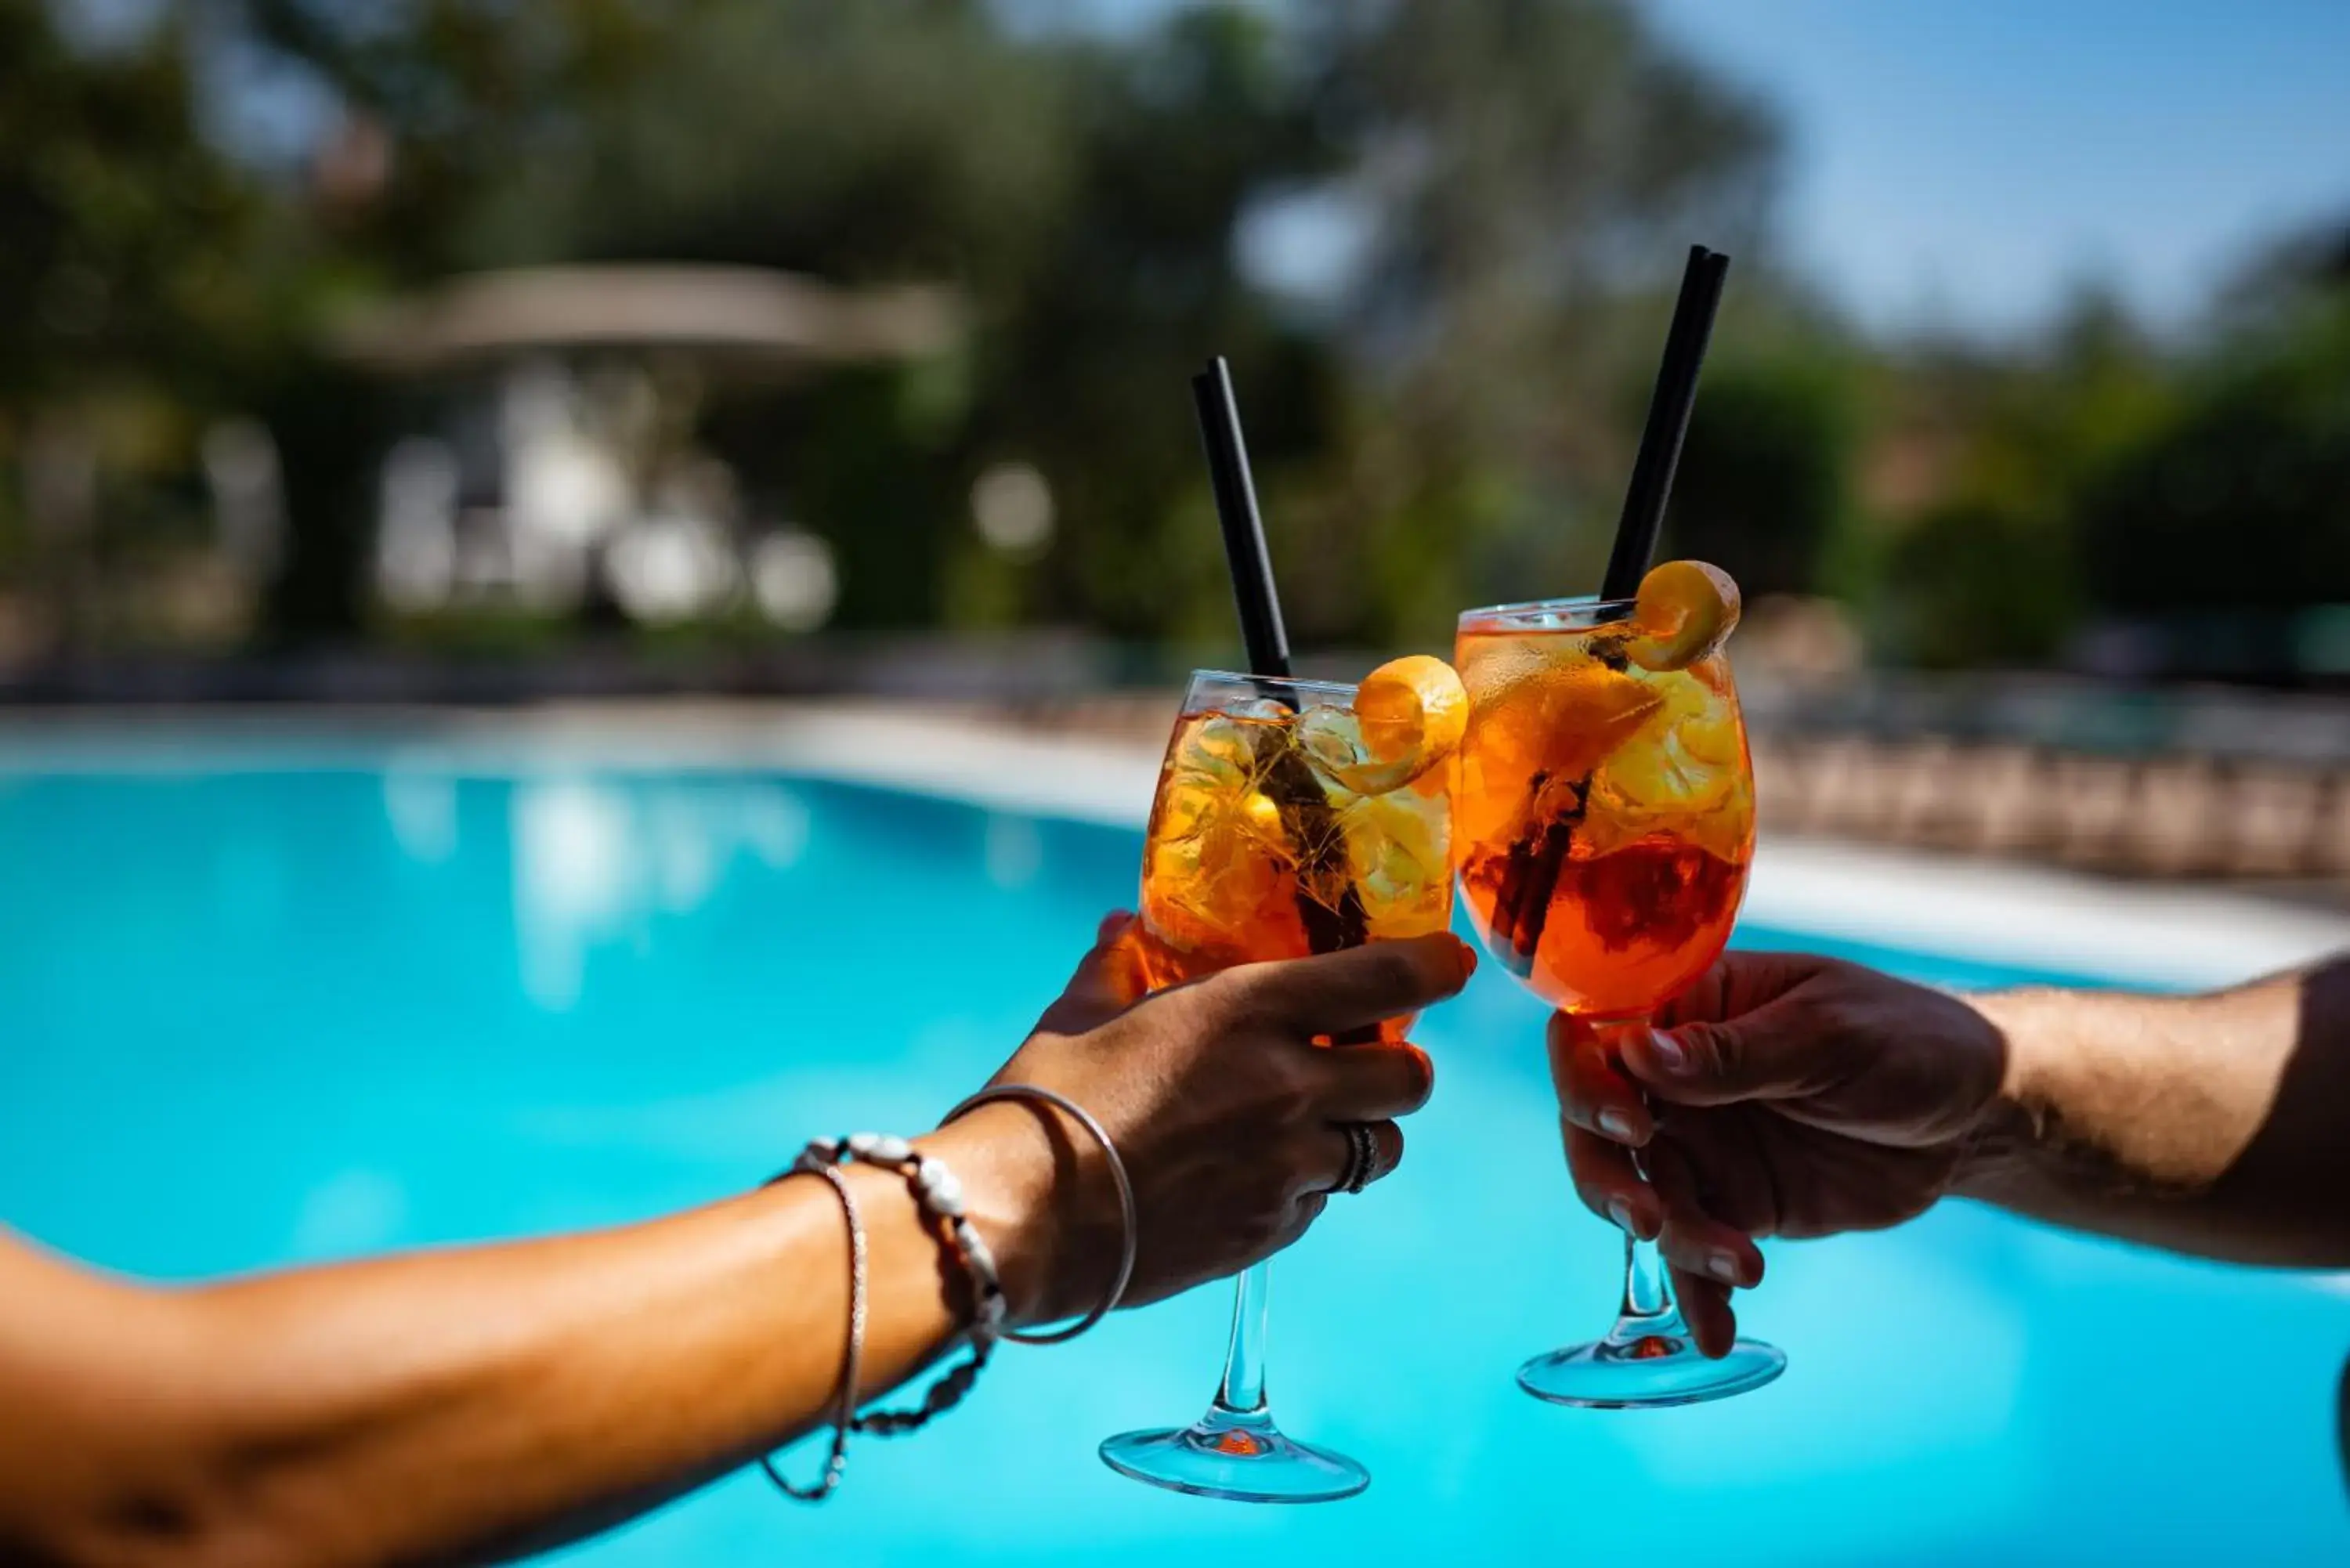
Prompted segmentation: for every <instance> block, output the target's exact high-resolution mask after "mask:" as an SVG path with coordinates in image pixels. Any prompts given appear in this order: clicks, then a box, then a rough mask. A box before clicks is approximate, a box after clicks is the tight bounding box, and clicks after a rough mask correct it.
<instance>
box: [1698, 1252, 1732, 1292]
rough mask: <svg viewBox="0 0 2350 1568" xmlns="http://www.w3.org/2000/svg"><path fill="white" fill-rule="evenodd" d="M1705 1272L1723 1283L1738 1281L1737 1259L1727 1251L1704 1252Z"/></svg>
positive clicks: (1730, 1283) (1728, 1283)
mask: <svg viewBox="0 0 2350 1568" xmlns="http://www.w3.org/2000/svg"><path fill="white" fill-rule="evenodd" d="M1705 1272H1707V1273H1709V1274H1711V1275H1712V1276H1713V1277H1714V1278H1715V1279H1717V1280H1720V1281H1721V1282H1722V1283H1723V1284H1725V1285H1734V1284H1736V1283H1737V1282H1738V1260H1737V1259H1736V1258H1733V1257H1731V1255H1730V1254H1729V1253H1728V1252H1725V1251H1712V1252H1709V1253H1708V1254H1706V1260H1705Z"/></svg>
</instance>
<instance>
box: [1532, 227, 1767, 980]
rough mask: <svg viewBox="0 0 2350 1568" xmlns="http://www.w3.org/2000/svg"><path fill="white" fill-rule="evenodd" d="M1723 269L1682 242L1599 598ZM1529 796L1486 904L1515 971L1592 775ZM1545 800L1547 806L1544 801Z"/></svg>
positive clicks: (1637, 547)
mask: <svg viewBox="0 0 2350 1568" xmlns="http://www.w3.org/2000/svg"><path fill="white" fill-rule="evenodd" d="M1729 272H1730V258H1729V257H1728V256H1726V255H1723V254H1721V252H1720V251H1710V250H1708V249H1706V248H1705V247H1704V246H1703V245H1691V246H1690V255H1689V265H1688V266H1687V267H1686V268H1684V269H1683V270H1682V272H1681V294H1680V298H1679V301H1678V302H1677V303H1676V304H1675V305H1674V306H1673V325H1672V327H1671V330H1669V332H1667V333H1666V335H1665V358H1664V361H1663V363H1661V364H1659V366H1658V367H1657V389H1656V390H1655V391H1654V392H1653V393H1651V394H1650V395H1649V398H1648V425H1647V427H1646V428H1645V429H1643V430H1642V431H1640V451H1639V454H1638V456H1637V457H1636V458H1634V459H1633V462H1632V482H1631V483H1630V484H1629V485H1627V487H1626V488H1625V492H1624V511H1623V514H1622V515H1621V516H1619V517H1618V518H1617V521H1616V547H1615V548H1614V550H1613V551H1611V552H1610V553H1609V555H1608V556H1607V576H1606V578H1604V579H1603V580H1602V581H1601V583H1600V586H1599V597H1601V598H1603V599H1628V598H1630V597H1633V596H1634V595H1635V594H1637V593H1638V592H1639V591H1640V579H1641V578H1642V577H1644V576H1648V563H1649V561H1650V559H1651V558H1653V557H1654V556H1655V555H1656V553H1657V535H1658V534H1659V532H1660V531H1662V529H1663V527H1664V522H1665V502H1666V500H1667V498H1668V497H1669V496H1670V495H1671V494H1672V489H1673V470H1674V468H1675V467H1676V466H1678V465H1679V462H1680V458H1681V441H1682V439H1683V438H1684V437H1686V436H1687V435H1688V434H1689V421H1690V410H1691V409H1693V408H1694V407H1696V404H1697V378H1698V371H1699V370H1700V369H1702V368H1703V366H1704V364H1705V346H1706V342H1707V340H1708V339H1709V338H1711V337H1712V336H1713V313H1714V308H1715V306H1719V305H1720V304H1721V282H1722V279H1723V278H1724V277H1725V276H1726V275H1728V274H1729ZM1538 777H1539V775H1538ZM1535 802H1536V809H1535V810H1534V813H1533V819H1532V820H1531V821H1530V822H1529V823H1528V824H1527V826H1526V830H1525V831H1524V832H1523V834H1521V835H1520V836H1519V837H1518V838H1517V839H1516V840H1515V841H1513V843H1512V844H1511V846H1510V850H1509V854H1508V857H1506V858H1505V860H1504V861H1503V869H1502V885H1501V889H1500V892H1499V894H1498V895H1497V897H1496V898H1495V908H1494V911H1493V937H1494V943H1495V947H1496V950H1498V951H1499V953H1500V955H1501V957H1502V960H1503V962H1504V963H1506V964H1508V965H1509V967H1510V968H1511V969H1512V970H1513V971H1516V972H1517V973H1519V974H1522V975H1523V974H1525V973H1528V972H1529V971H1531V970H1532V968H1533V966H1534V950H1535V949H1536V948H1538V947H1540V946H1541V945H1542V938H1543V930H1544V928H1545V927H1546V926H1547V925H1548V924H1549V923H1550V905H1551V899H1552V898H1555V896H1556V895H1557V891H1558V878H1559V876H1560V874H1561V872H1562V871H1564V870H1565V867H1566V863H1567V859H1568V857H1569V856H1570V854H1571V853H1572V852H1573V848H1574V843H1575V834H1576V833H1577V832H1579V831H1580V830H1581V829H1582V826H1583V817H1584V813H1585V811H1586V809H1588V807H1589V805H1590V804H1591V776H1590V775H1589V774H1585V775H1584V776H1583V777H1582V778H1579V779H1569V778H1556V779H1544V780H1543V782H1538V784H1537V785H1536V794H1535ZM1545 803H1547V804H1548V806H1549V809H1547V810H1544V809H1542V807H1543V805H1544V804H1545Z"/></svg>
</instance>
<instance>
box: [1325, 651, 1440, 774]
mask: <svg viewBox="0 0 2350 1568" xmlns="http://www.w3.org/2000/svg"><path fill="white" fill-rule="evenodd" d="M1308 717H1309V718H1310V717H1312V715H1310V714H1309V715H1308ZM1307 728H1308V729H1309V730H1311V731H1312V733H1311V734H1308V735H1307V736H1306V737H1305V744H1306V747H1307V750H1308V751H1309V752H1310V753H1312V754H1313V756H1314V760H1315V764H1316V765H1317V766H1319V767H1320V768H1321V770H1322V771H1323V773H1325V774H1327V775H1328V776H1329V777H1330V778H1332V779H1334V780H1336V782H1337V783H1338V784H1341V785H1343V786H1345V787H1346V788H1347V789H1349V790H1352V791H1353V792H1354V793H1355V794H1387V793H1388V791H1389V790H1394V789H1401V788H1402V787H1403V786H1404V785H1406V784H1410V783H1411V782H1412V781H1413V780H1415V779H1419V778H1421V777H1424V776H1426V775H1427V774H1430V772H1431V771H1432V770H1434V769H1435V768H1436V767H1438V766H1439V765H1440V764H1441V763H1444V762H1446V761H1447V760H1448V759H1450V758H1451V755H1452V753H1455V752H1457V751H1459V750H1460V749H1461V735H1462V734H1463V733H1465V732H1467V730H1468V728H1469V691H1468V689H1467V688H1466V687H1464V686H1462V685H1461V677H1460V676H1459V675H1458V674H1457V673H1455V672H1454V670H1453V669H1452V666H1451V665H1449V664H1447V663H1445V662H1444V660H1442V659H1435V658H1431V657H1430V656H1429V655H1427V654H1424V653H1415V654H1412V655H1410V656H1409V658H1404V659H1389V660H1388V662H1387V663H1385V664H1382V665H1380V666H1379V667H1378V669H1377V670H1372V671H1371V672H1370V673H1369V674H1368V675H1367V676H1365V677H1364V678H1363V680H1362V684H1360V685H1359V686H1357V687H1356V688H1355V705H1354V708H1353V709H1352V710H1351V711H1344V712H1334V713H1333V714H1332V716H1331V721H1330V722H1325V723H1322V724H1317V725H1308V726H1307Z"/></svg>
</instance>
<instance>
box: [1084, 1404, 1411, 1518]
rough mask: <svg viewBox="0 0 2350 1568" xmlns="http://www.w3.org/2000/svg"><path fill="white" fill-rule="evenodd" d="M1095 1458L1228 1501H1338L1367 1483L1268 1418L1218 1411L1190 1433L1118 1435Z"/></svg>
mask: <svg viewBox="0 0 2350 1568" xmlns="http://www.w3.org/2000/svg"><path fill="white" fill-rule="evenodd" d="M1101 1457H1102V1463H1104V1464H1106V1465H1107V1466H1108V1467H1109V1468H1110V1469H1114V1470H1116V1471H1117V1472H1118V1474H1120V1475H1122V1476H1131V1477H1133V1478H1134V1479H1135V1480H1139V1481H1149V1483H1150V1484H1151V1485H1152V1486H1163V1487H1166V1488H1167V1489H1168V1490H1170V1491H1185V1492H1190V1493H1191V1495H1192V1496H1193V1497H1218V1498H1223V1499H1225V1500H1226V1501H1232V1502H1336V1501H1338V1500H1339V1499H1340V1498H1344V1497H1352V1496H1354V1495H1355V1494H1356V1493H1357V1492H1358V1491H1360V1490H1363V1489H1364V1488H1365V1487H1367V1486H1368V1485H1370V1484H1371V1472H1370V1471H1368V1470H1367V1469H1364V1468H1363V1467H1362V1466H1361V1465H1358V1464H1357V1463H1356V1462H1355V1461H1354V1460H1352V1459H1348V1458H1347V1456H1346V1455H1344V1454H1334V1453H1332V1452H1330V1451H1329V1450H1328V1449H1310V1448H1307V1447H1306V1446H1305V1444H1304V1443H1300V1442H1297V1441H1295V1440H1294V1439H1292V1438H1286V1437H1284V1436H1283V1435H1282V1432H1281V1429H1280V1428H1278V1427H1275V1426H1274V1424H1273V1421H1272V1419H1271V1417H1264V1416H1243V1415H1239V1414H1236V1413H1227V1412H1224V1411H1222V1410H1211V1411H1210V1412H1209V1413H1208V1414H1207V1415H1206V1416H1205V1417H1202V1418H1201V1421H1200V1423H1199V1424H1198V1425H1197V1426H1193V1427H1185V1428H1163V1429H1161V1430H1159V1431H1155V1432H1122V1433H1120V1434H1119V1435H1118V1436H1117V1437H1115V1438H1109V1439H1108V1440H1107V1441H1106V1442H1104V1443H1103V1444H1102V1446H1101Z"/></svg>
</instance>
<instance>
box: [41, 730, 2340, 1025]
mask: <svg viewBox="0 0 2350 1568" xmlns="http://www.w3.org/2000/svg"><path fill="white" fill-rule="evenodd" d="M361 756H364V757H365V758H367V759H369V760H371V761H372V762H374V763H386V762H387V758H388V765H390V766H392V767H395V768H409V767H413V768H416V769H420V770H437V771H449V772H455V773H460V774H463V773H477V772H489V773H497V774H511V773H516V772H521V773H548V772H566V771H571V770H576V769H590V768H623V769H634V768H647V767H668V768H696V769H702V768H742V767H755V768H763V769H767V768H772V769H776V770H781V771H786V772H791V773H796V774H806V775H809V776H812V777H820V778H828V779H834V780H838V781H842V782H846V783H856V784H877V785H882V786H886V787H892V788H899V789H910V790H917V791H920V792H922V793H925V794H936V795H940V796H942V797H946V798H950V799H955V800H961V801H965V802H969V803H971V804H972V805H979V806H983V807H989V808H993V809H999V810H1007V811H1022V812H1030V813H1037V814H1042V815H1050V816H1058V817H1064V818H1070V819H1075V820H1079V821H1087V822H1097V823H1104V824H1107V825H1111V826H1121V827H1139V826H1141V823H1142V819H1143V816H1144V815H1145V813H1146V812H1147V810H1148V808H1149V801H1150V795H1151V791H1152V788H1153V786H1154V784H1155V783H1156V780H1157V774H1158V767H1159V751H1158V748H1157V747H1156V746H1151V745H1144V744H1140V743H1138V742H1132V741H1123V740H1114V739H1107V738H1096V737H1087V736H1081V735H1070V734H1059V733H1042V732H1035V731H1033V730H1027V729H1024V728H1021V727H1019V726H1016V725H1013V724H1008V723H1004V722H998V721H993V720H990V719H986V718H983V717H979V716H976V715H974V714H972V713H971V712H968V711H957V710H937V709H925V708H917V707H910V706H901V705H893V704H882V703H870V702H837V703H816V702H810V703H766V702H761V703H748V704H735V703H691V704H681V703H672V702H660V703H643V704H635V703H606V702H598V703H592V704H581V705H577V706H554V707H547V708H536V709H530V710H525V711H452V710H418V711H366V712H356V711H349V710H327V711H319V710H311V711H301V710H293V711H289V710H286V709H273V710H268V711H252V710H246V711H239V712H225V713H224V712H223V711H218V710H213V711H205V712H203V713H201V714H191V713H187V712H184V711H182V712H173V711H150V712H145V713H127V712H124V711H111V712H109V713H106V714H102V715H86V714H78V713H50V714H38V713H36V714H18V715H15V716H11V717H10V718H9V719H8V720H7V721H6V722H5V723H0V775H5V774H9V773H19V774H21V773H28V772H49V771H56V770H68V771H71V770H78V769H82V768H105V769H107V770H109V771H113V770H118V769H130V770H138V771H155V772H161V773H172V772H179V771H182V770H188V769H213V768H220V767H228V768H236V767H239V766H252V765H263V766H272V767H281V766H288V765H292V766H303V765H322V766H323V765H334V764H335V763H338V762H348V761H353V760H356V759H358V758H359V757H361ZM1745 912H1746V915H1747V917H1748V918H1750V919H1752V920H1754V921H1756V922H1758V923H1761V924H1763V925H1768V926H1773V927H1777V928H1781V929H1793V930H1800V931H1809V932H1817V933H1818V934H1820V935H1821V936H1823V937H1831V938H1836V939H1840V940H1854V941H1861V942H1867V943H1874V944H1877V945H1879V946H1887V947H1896V948H1908V949H1913V950H1919V951H1927V952H1935V953H1940V954H1945V955H1949V956H1952V957H1960V958H1966V959H1971V960H1976V961H1984V962H1992V963H2006V964H2014V965H2020V966H2024V967H2029V968H2033V969H2037V970H2042V971H2058V972H2073V973H2080V974H2084V975H2097V976H2101V977H2104V978H2107V979H2111V980H2116V981H2127V982H2136V983H2142V984H2146V985H2148V986H2155V987H2161V988H2173V987H2203V986H2215V985H2224V984H2229V983H2232V982H2235V981H2242V980H2246V979H2250V978H2251V977H2253V976H2255V975H2258V974H2262V973H2264V972H2267V971H2272V970H2276V969H2281V968H2284V967H2288V966H2290V965H2293V964H2297V963H2303V962H2307V961H2311V960H2314V959H2315V958H2318V957H2321V956H2323V955H2324V954H2327V953H2330V952H2334V951H2337V950H2345V949H2350V915H2345V914H2344V913H2341V912H2337V911H2334V910H2331V909H2323V908H2314V907H2306V906H2303V905H2299V904H2294V903H2289V902H2285V901H2283V900H2280V899H2271V898H2259V897H2254V896H2251V895H2247V894H2244V893H2241V892H2237V891H2233V890H2228V889H2223V888H2211V887H2209V886H2200V885H2196V884H2192V883H2153V882H2126V881H2119V880H2107V879H2104V878H2100V877H2090V876H2085V875H2081V874H2078V873H2074V872H2069V871H2062V870H2055V869H2048V868H2042V867H2028V866H2019V865H2014V864H2002V863H1994V862H1990V861H1984V860H1975V859H1968V858H1962V857H1954V856H1946V855H1936V854H1931V853H1925V852H1918V851H1911V850H1901V849H1891V848H1884V847H1878V846H1862V845H1857V844H1852V843H1846V842H1837V841H1832V840H1826V839H1813V838H1793V837H1787V836H1775V837H1773V836H1766V837H1765V839H1764V841H1763V845H1762V846H1761V847H1760V849H1759V850H1758V852H1757V854H1756V857H1755V865H1754V877H1753V882H1752V889H1751V891H1750V893H1749V895H1748V898H1747V902H1746V911H1745Z"/></svg>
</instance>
